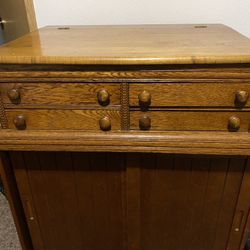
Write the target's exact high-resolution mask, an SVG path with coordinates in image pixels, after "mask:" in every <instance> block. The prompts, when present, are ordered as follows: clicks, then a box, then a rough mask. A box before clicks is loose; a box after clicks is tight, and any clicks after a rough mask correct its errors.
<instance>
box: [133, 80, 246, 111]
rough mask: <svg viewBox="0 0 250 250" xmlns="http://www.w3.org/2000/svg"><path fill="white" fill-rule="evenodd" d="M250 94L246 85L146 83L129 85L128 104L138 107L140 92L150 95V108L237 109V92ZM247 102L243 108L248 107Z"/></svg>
mask: <svg viewBox="0 0 250 250" xmlns="http://www.w3.org/2000/svg"><path fill="white" fill-rule="evenodd" d="M240 90H243V91H246V92H248V93H250V84H246V83H243V84H242V83H241V82H240V81H239V83H228V84H227V83H148V84H130V86H129V98H130V100H129V103H130V105H131V106H138V105H139V102H138V95H139V94H140V93H141V92H142V91H148V92H149V93H150V94H151V105H150V106H170V107H199V106H207V107H220V106H222V107H235V106H236V107H237V103H236V102H235V95H236V93H237V91H240ZM249 104H250V102H249V101H248V102H247V103H246V104H245V105H244V107H249Z"/></svg>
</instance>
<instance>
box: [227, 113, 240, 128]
mask: <svg viewBox="0 0 250 250" xmlns="http://www.w3.org/2000/svg"><path fill="white" fill-rule="evenodd" d="M228 128H229V130H230V131H237V130H239V129H240V118H238V117H236V116H231V117H230V118H229V120H228Z"/></svg>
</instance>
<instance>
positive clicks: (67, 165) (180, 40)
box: [0, 25, 250, 250]
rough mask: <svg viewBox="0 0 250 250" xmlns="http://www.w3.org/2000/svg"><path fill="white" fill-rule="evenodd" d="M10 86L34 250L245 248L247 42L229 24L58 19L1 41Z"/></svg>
mask: <svg viewBox="0 0 250 250" xmlns="http://www.w3.org/2000/svg"><path fill="white" fill-rule="evenodd" d="M0 92H1V96H0V97H1V98H0V122H1V130H0V150H1V151H2V154H1V161H0V168H1V171H2V172H3V173H4V174H3V177H4V183H5V186H6V189H7V194H8V198H9V201H10V205H11V208H12V213H13V216H14V219H15V222H16V227H17V230H18V233H19V237H20V240H21V242H22V246H23V248H24V249H37V250H40V249H41V250H42V249H46V250H47V249H51V250H57V249H67V250H69V249H72V250H76V249H86V250H106V249H109V250H112V249H114V250H118V249H121V250H125V249H126V250H153V249H164V250H166V249H168V250H180V249H190V250H191V249H192V250H212V249H213V250H226V249H227V250H238V249H243V248H244V243H245V240H246V236H247V231H248V229H249V227H250V213H249V211H250V191H249V190H250V161H249V155H250V136H249V125H250V110H249V105H250V104H249V103H250V98H249V93H250V41H249V39H248V38H246V37H243V36H242V35H240V34H238V33H237V32H235V31H233V30H232V29H230V28H229V27H226V26H223V25H144V26H140V25H139V26H93V27H91V26H81V27H79V26H70V27H46V28H43V29H40V30H39V31H37V32H33V33H31V34H29V35H26V36H24V37H22V38H20V39H18V40H16V41H13V42H11V43H9V44H6V45H4V46H2V47H1V48H0Z"/></svg>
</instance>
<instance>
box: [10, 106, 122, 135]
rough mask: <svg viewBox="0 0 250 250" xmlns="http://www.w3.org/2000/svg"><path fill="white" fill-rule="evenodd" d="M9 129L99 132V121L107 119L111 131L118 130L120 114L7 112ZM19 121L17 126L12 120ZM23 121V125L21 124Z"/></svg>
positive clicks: (75, 111) (60, 111)
mask: <svg viewBox="0 0 250 250" xmlns="http://www.w3.org/2000/svg"><path fill="white" fill-rule="evenodd" d="M6 115H7V119H8V123H9V128H17V129H35V130H36V129H37V130H40V129H41V130H43V129H52V130H53V129H72V130H92V131H93V130H96V131H100V130H101V128H100V120H101V119H103V118H107V117H108V119H109V120H110V122H111V130H120V113H119V111H115V110H109V111H108V110H107V111H106V110H22V109H20V110H11V109H10V110H7V111H6ZM15 119H19V125H15V124H14V120H15ZM23 119H24V120H25V121H24V123H25V124H24V125H23V124H22V122H23Z"/></svg>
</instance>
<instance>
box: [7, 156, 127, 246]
mask: <svg viewBox="0 0 250 250" xmlns="http://www.w3.org/2000/svg"><path fill="white" fill-rule="evenodd" d="M123 159H124V157H123V155H122V154H110V153H109V154H107V153H45V152H43V153H18V152H16V153H12V154H11V160H12V163H13V166H14V169H15V176H16V180H17V184H18V188H19V192H20V195H21V199H22V203H23V207H24V210H25V214H26V218H27V222H28V226H29V230H30V233H31V238H32V241H33V245H34V248H35V249H36V250H37V249H46V250H48V249H51V250H55V249H60V250H63V249H65V250H78V249H79V250H82V249H84V250H97V249H100V250H101V249H109V250H118V249H126V247H125V244H126V234H125V226H124V225H125V221H124V219H125V218H126V216H125V208H124V206H125V204H124V203H123V194H124V192H123V175H124V161H123Z"/></svg>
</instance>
